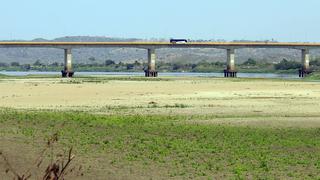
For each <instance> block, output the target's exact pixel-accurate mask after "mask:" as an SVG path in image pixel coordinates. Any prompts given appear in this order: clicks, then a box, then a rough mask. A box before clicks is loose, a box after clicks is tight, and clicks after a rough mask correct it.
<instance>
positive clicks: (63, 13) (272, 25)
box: [0, 0, 320, 42]
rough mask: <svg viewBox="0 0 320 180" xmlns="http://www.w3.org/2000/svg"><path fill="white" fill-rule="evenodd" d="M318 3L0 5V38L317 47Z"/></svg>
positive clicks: (93, 0) (8, 0) (210, 0)
mask: <svg viewBox="0 0 320 180" xmlns="http://www.w3.org/2000/svg"><path fill="white" fill-rule="evenodd" d="M319 9H320V1H319V0H304V1H302V0H299V1H298V0H2V2H1V6H0V23H1V26H0V27H1V28H0V39H26V40H30V39H33V38H39V37H42V38H47V39H52V38H56V37H61V36H75V35H90V36H109V37H132V38H170V37H176V38H190V39H226V40H234V39H237V40H239V39H250V40H265V39H272V38H274V39H275V40H279V41H302V42H305V41H311V42H320V13H319Z"/></svg>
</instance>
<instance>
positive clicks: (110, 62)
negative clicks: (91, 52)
mask: <svg viewBox="0 0 320 180" xmlns="http://www.w3.org/2000/svg"><path fill="white" fill-rule="evenodd" d="M113 64H115V62H114V61H112V60H110V59H108V60H106V61H105V62H104V65H105V66H110V65H113Z"/></svg>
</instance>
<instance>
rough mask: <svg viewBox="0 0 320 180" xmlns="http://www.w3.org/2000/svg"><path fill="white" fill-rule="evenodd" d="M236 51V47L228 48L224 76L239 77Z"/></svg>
mask: <svg viewBox="0 0 320 180" xmlns="http://www.w3.org/2000/svg"><path fill="white" fill-rule="evenodd" d="M234 52H235V50H234V49H227V69H225V70H224V77H237V71H236V68H235V55H234V54H235V53H234Z"/></svg>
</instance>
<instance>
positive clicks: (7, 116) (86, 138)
mask: <svg viewBox="0 0 320 180" xmlns="http://www.w3.org/2000/svg"><path fill="white" fill-rule="evenodd" d="M196 118H197V117H195V116H194V117H193V116H191V117H189V116H156V115H155V116H151V115H132V116H125V115H112V116H104V115H92V114H86V113H80V112H53V111H51V112H50V111H34V112H23V111H20V112H18V111H14V110H8V109H4V110H1V111H0V124H1V126H0V138H3V137H27V138H29V139H30V140H34V139H41V138H43V137H48V136H50V134H52V132H58V133H59V135H60V137H61V140H60V143H61V145H64V146H74V148H75V149H76V150H77V153H78V156H80V157H81V156H82V157H84V158H87V159H88V160H89V159H91V158H93V157H100V158H101V159H104V157H109V158H110V160H109V161H101V162H99V163H100V164H99V163H98V164H97V166H99V167H106V166H108V165H112V166H119V167H122V166H132V167H133V168H134V165H135V164H142V165H143V166H144V168H145V169H147V170H148V168H149V166H150V165H152V166H153V167H158V168H159V170H162V171H163V172H161V177H163V178H166V177H167V178H169V177H180V178H196V177H207V178H210V177H216V178H240V179H241V178H254V179H261V178H266V179H268V178H274V177H277V178H280V179H281V178H292V177H294V178H303V179H308V178H309V179H316V178H319V173H318V172H319V171H320V165H319V162H320V129H319V128H318V129H316V128H314V129H299V128H295V129H294V128H252V127H231V126H222V125H201V124H197V125H192V124H188V123H182V122H184V121H186V120H190V119H191V120H192V119H194V120H195V119H196ZM89 162H90V161H88V164H87V165H88V166H89V165H90V166H91V164H90V163H89ZM104 163H107V164H104ZM92 171H93V172H92V173H95V172H94V169H93V170H92ZM107 176H108V175H107V174H106V177H107Z"/></svg>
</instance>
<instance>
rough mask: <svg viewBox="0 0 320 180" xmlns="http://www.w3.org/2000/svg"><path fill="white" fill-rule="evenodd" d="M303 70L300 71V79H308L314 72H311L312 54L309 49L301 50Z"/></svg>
mask: <svg viewBox="0 0 320 180" xmlns="http://www.w3.org/2000/svg"><path fill="white" fill-rule="evenodd" d="M301 52H302V53H301V63H302V66H301V69H300V70H299V77H306V76H307V75H308V74H310V73H311V72H312V71H311V70H310V64H309V62H310V53H309V49H302V50H301Z"/></svg>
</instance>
